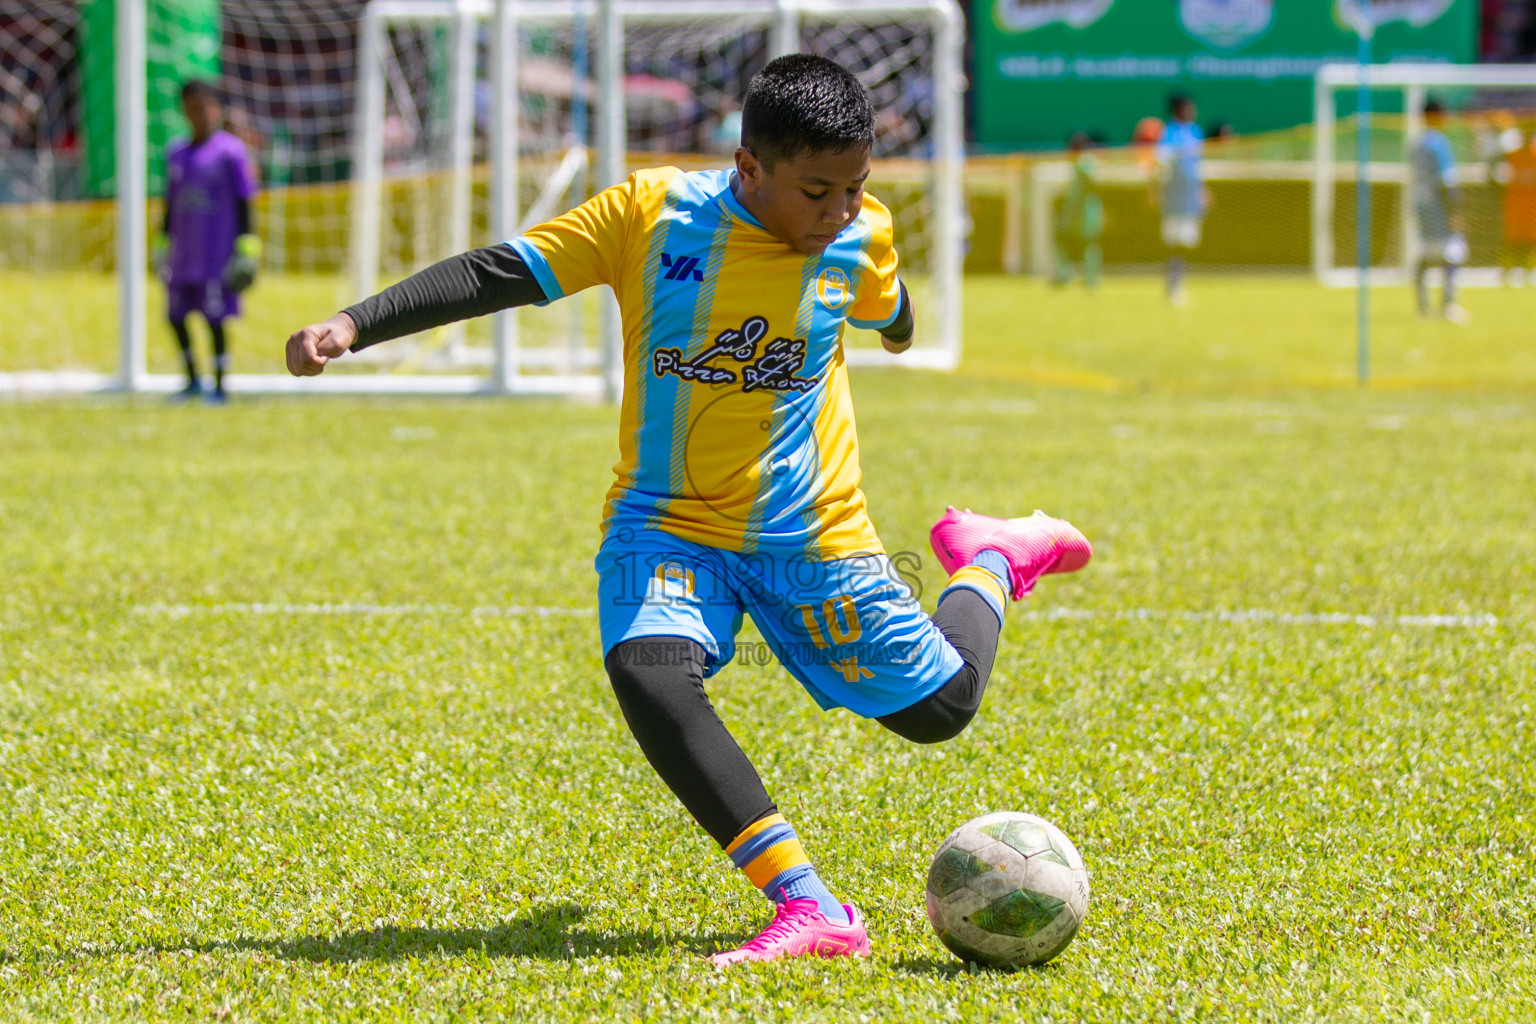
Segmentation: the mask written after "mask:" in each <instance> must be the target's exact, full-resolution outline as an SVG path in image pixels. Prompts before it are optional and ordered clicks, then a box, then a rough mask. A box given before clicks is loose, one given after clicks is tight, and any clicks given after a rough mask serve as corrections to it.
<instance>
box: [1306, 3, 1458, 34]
mask: <svg viewBox="0 0 1536 1024" xmlns="http://www.w3.org/2000/svg"><path fill="white" fill-rule="evenodd" d="M1453 3H1454V0H1370V5H1371V13H1370V15H1369V17H1370V19H1371V24H1372V25H1373V26H1375V27H1378V28H1379V27H1380V26H1382V25H1385V24H1388V23H1389V22H1393V21H1406V22H1407V23H1408V24H1410V25H1412V26H1413V27H1414V28H1423V27H1424V26H1425V25H1428V24H1429V23H1430V22H1432V21H1434V20H1436V19H1437V18H1439V17H1440V16H1441V15H1442V14H1444V13H1445V12H1446V11H1448V10H1450V9H1451V5H1452V4H1453ZM1333 16H1334V18H1336V19H1337V20H1338V22H1339V24H1340V25H1343V26H1344V27H1345V28H1347V29H1349V30H1350V31H1351V32H1358V31H1360V4H1359V0H1334V5H1333Z"/></svg>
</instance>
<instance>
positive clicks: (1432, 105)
mask: <svg viewBox="0 0 1536 1024" xmlns="http://www.w3.org/2000/svg"><path fill="white" fill-rule="evenodd" d="M1424 113H1426V114H1443V113H1445V104H1444V103H1441V102H1440V101H1439V100H1437V99H1435V98H1434V97H1433V96H1431V97H1430V98H1429V99H1427V100H1425V101H1424Z"/></svg>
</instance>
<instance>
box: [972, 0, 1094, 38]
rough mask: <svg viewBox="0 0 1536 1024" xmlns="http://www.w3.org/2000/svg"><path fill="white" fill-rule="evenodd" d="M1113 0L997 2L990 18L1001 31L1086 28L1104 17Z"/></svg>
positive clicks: (1015, 0)
mask: <svg viewBox="0 0 1536 1024" xmlns="http://www.w3.org/2000/svg"><path fill="white" fill-rule="evenodd" d="M1114 2H1115V0H997V3H996V5H995V6H994V7H993V16H994V17H996V18H997V24H998V27H999V28H1001V29H1002V30H1003V31H1004V32H1033V31H1034V30H1035V29H1037V28H1044V27H1045V26H1047V25H1055V24H1062V25H1066V26H1068V27H1069V28H1087V27H1088V26H1089V25H1092V24H1093V23H1094V22H1096V21H1098V20H1099V19H1100V18H1102V17H1104V15H1105V13H1106V12H1108V10H1109V9H1110V7H1111V6H1112V5H1113V4H1114Z"/></svg>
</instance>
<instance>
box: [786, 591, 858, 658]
mask: <svg viewBox="0 0 1536 1024" xmlns="http://www.w3.org/2000/svg"><path fill="white" fill-rule="evenodd" d="M795 607H796V608H798V609H799V610H800V618H801V620H802V621H803V622H804V623H805V631H806V632H807V633H809V634H810V637H811V643H813V644H815V645H816V646H817V647H831V646H840V645H842V644H851V643H853V642H854V641H855V640H857V639H858V638H859V637H860V636H861V635H862V634H863V632H864V627H863V626H862V625H860V624H859V609H858V607H857V606H856V605H854V603H853V598H852V597H850V596H849V595H847V594H839V595H837V596H836V597H829V598H827V599H826V600H825V601H823V602H821V618H820V621H818V619H817V616H816V608H815V607H813V606H812V605H808V604H798V605H795ZM823 623H825V624H826V631H825V632H823V631H822V624H823ZM828 636H830V637H831V638H832V643H831V644H828V643H827V637H828Z"/></svg>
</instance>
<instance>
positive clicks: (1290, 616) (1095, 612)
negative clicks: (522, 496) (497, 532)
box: [134, 602, 1500, 629]
mask: <svg viewBox="0 0 1536 1024" xmlns="http://www.w3.org/2000/svg"><path fill="white" fill-rule="evenodd" d="M134 612H135V613H136V614H139V615H157V616H166V617H169V618H185V617H187V616H189V615H402V616H410V615H467V616H471V617H475V618H505V619H513V618H530V617H531V618H550V617H554V616H569V617H572V618H590V617H591V616H593V615H595V614H597V610H596V609H595V608H572V607H561V606H550V605H506V606H503V607H495V606H479V607H473V608H470V607H465V606H463V605H454V604H358V603H352V602H334V603H332V602H326V603H322V604H286V603H281V602H270V603H269V602H257V603H231V604H143V605H136V606H135V607H134ZM1015 614H1016V615H1017V616H1019V617H1022V618H1024V619H1027V620H1032V621H1045V622H1051V621H1057V620H1071V621H1086V622H1091V621H1100V620H1109V621H1114V620H1120V621H1133V622H1146V621H1174V622H1228V623H1235V624H1241V623H1250V622H1264V623H1275V624H1277V625H1285V626H1361V627H1364V628H1367V629H1376V628H1383V627H1386V628H1392V627H1406V628H1420V629H1492V628H1496V627H1497V626H1499V625H1500V620H1499V617H1498V616H1497V615H1486V614H1485V615H1358V614H1352V613H1349V612H1276V611H1268V610H1265V609H1260V608H1248V609H1241V610H1238V611H1178V610H1168V609H1156V608H1128V609H1120V610H1116V609H1094V608H1052V609H1049V610H1046V611H1022V612H1018V613H1015Z"/></svg>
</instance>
